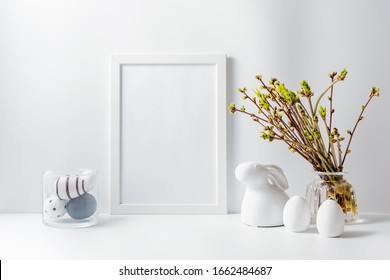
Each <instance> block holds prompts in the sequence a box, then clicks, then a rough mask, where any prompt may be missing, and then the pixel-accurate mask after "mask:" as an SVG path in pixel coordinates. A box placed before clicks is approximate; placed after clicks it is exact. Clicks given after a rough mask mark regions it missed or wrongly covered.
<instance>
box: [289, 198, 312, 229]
mask: <svg viewBox="0 0 390 280" xmlns="http://www.w3.org/2000/svg"><path fill="white" fill-rule="evenodd" d="M310 219H311V215H310V209H309V207H308V206H307V203H306V201H305V199H303V198H302V197H300V196H299V195H295V196H293V197H291V198H290V199H289V200H288V201H287V203H286V205H285V206H284V210H283V223H284V226H285V228H286V229H288V230H289V231H293V232H302V231H305V230H307V229H308V227H309V225H310Z"/></svg>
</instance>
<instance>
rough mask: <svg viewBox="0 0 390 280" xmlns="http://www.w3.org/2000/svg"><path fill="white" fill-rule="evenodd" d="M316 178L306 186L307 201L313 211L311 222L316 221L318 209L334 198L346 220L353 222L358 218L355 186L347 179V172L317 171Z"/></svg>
mask: <svg viewBox="0 0 390 280" xmlns="http://www.w3.org/2000/svg"><path fill="white" fill-rule="evenodd" d="M315 174H316V177H315V179H314V180H313V181H312V182H311V183H309V184H308V186H307V188H306V202H307V204H308V206H309V208H310V211H311V222H312V223H315V222H316V216H317V211H318V209H319V207H320V206H321V204H322V203H323V202H324V201H325V200H327V199H332V200H334V201H336V202H337V203H338V204H339V205H340V206H341V209H342V210H343V212H344V215H345V222H346V223H353V222H356V220H357V219H358V207H357V202H356V194H355V190H354V188H353V186H352V185H351V184H350V183H349V182H348V181H347V180H346V179H345V177H346V175H347V173H345V172H315Z"/></svg>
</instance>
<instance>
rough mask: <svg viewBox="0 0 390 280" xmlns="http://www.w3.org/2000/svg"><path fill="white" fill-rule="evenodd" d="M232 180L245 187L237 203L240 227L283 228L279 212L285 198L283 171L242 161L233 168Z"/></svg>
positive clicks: (281, 213)
mask: <svg viewBox="0 0 390 280" xmlns="http://www.w3.org/2000/svg"><path fill="white" fill-rule="evenodd" d="M235 173H236V178H237V180H238V181H240V182H241V183H243V184H244V185H245V186H246V190H245V194H244V198H243V200H242V204H241V218H242V221H243V223H244V224H246V225H248V226H257V227H275V226H282V225H283V209H284V206H285V205H286V202H287V200H288V199H289V196H288V195H287V194H286V192H285V190H286V189H288V182H287V178H286V176H285V175H284V174H283V170H282V169H281V168H280V167H279V166H276V165H262V164H260V163H255V162H244V163H241V164H240V165H239V166H237V168H236V172H235Z"/></svg>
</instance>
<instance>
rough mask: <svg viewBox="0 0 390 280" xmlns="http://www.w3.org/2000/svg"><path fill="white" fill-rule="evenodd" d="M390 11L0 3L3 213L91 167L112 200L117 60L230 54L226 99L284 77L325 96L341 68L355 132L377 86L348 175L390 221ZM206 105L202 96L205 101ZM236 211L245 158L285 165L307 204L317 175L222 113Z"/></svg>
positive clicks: (33, 204)
mask: <svg viewBox="0 0 390 280" xmlns="http://www.w3.org/2000/svg"><path fill="white" fill-rule="evenodd" d="M389 9H390V2H388V1H385V0H383V1H379V0H376V1H372V0H370V1H369V0H367V1H363V0H349V1H338V0H331V1H313V0H298V1H288V0H285V1H282V0H273V1H260V0H259V1H255V0H245V1H243V0H241V1H239V0H214V1H210V0H197V1H194V0H192V1H189V0H187V1H183V0H164V1H158V0H133V1H130V0H127V1H126V0H105V1H104V0H100V1H99V0H98V1H97V0H86V1H78V0H67V1H65V0H63V1H60V0H35V1H31V0H0V212H39V211H40V209H41V172H42V171H45V170H47V169H67V170H68V169H77V168H79V167H86V168H97V169H98V170H99V172H100V173H99V174H100V175H99V176H100V177H99V181H100V208H101V211H102V212H107V211H108V195H109V133H110V131H109V101H110V89H109V85H110V75H109V61H110V60H109V57H110V55H111V54H117V53H123V54H124V53H207V52H225V53H227V55H228V57H229V60H228V84H227V89H228V91H227V101H228V103H230V102H232V101H234V102H236V103H237V104H239V103H240V96H239V95H238V93H237V92H236V88H238V87H242V86H244V85H246V86H247V87H248V88H251V87H255V86H256V85H257V83H256V81H255V79H254V75H255V74H258V73H262V74H263V75H264V76H266V77H270V76H276V77H278V78H280V79H281V80H283V81H284V82H285V83H286V85H287V86H289V87H291V88H293V89H298V88H299V81H301V80H302V79H307V80H308V81H309V82H310V83H311V85H312V88H313V89H314V90H315V91H316V92H317V93H318V92H319V91H320V90H322V89H323V88H324V87H325V86H326V84H327V83H328V78H327V74H328V73H330V72H331V71H333V70H341V69H342V68H343V67H347V68H348V70H349V74H348V79H347V80H346V81H345V82H344V83H343V84H340V86H338V87H337V88H336V104H335V105H336V115H335V116H336V120H335V121H336V124H339V127H340V128H344V127H345V129H346V128H350V127H351V126H352V125H353V123H354V121H355V118H356V116H357V114H358V111H359V110H360V106H361V105H362V104H363V102H364V101H365V99H366V96H367V93H368V91H369V89H370V87H371V86H373V85H376V86H378V87H380V88H381V90H382V96H381V97H380V99H376V100H374V102H373V104H371V106H370V107H369V108H368V109H367V113H366V118H365V120H364V122H363V123H362V124H361V127H360V128H359V130H358V133H357V135H356V139H355V140H354V143H353V144H352V150H353V151H352V154H351V156H350V158H349V160H348V163H347V166H346V169H347V170H350V171H351V174H350V176H349V177H350V181H351V182H352V183H354V185H355V187H356V189H357V194H358V200H359V204H360V211H361V212H390V203H389V199H390V187H389V183H388V182H389V180H388V168H389V163H388V159H389V158H390V152H389V146H388V136H389V130H390V128H389V125H388V120H389V119H390V112H389V110H388V108H389V105H388V104H390V79H389V78H388V77H389V76H388V75H389V73H390V71H389V70H390V55H389V50H390V35H389V34H390V17H389V16H388V11H389ZM205 102H207V100H205ZM227 131H228V170H227V171H228V207H229V211H230V212H237V211H239V209H240V201H241V197H242V195H243V190H244V189H243V187H242V186H240V185H239V184H238V183H237V182H236V180H235V178H234V168H235V166H236V165H238V164H239V163H240V162H242V161H245V160H253V161H258V162H262V163H274V164H279V165H280V166H282V167H283V168H284V170H285V173H286V175H287V177H288V178H289V181H290V184H291V187H290V190H289V193H290V194H291V195H292V194H301V195H303V194H304V191H305V187H306V184H307V182H308V181H310V180H311V178H312V174H311V172H310V166H309V165H308V164H307V163H306V162H304V160H302V159H300V158H299V157H298V156H297V155H295V154H291V153H290V152H289V151H288V150H287V148H286V147H285V146H284V145H283V143H271V144H269V143H267V142H264V141H262V140H261V139H259V130H258V127H257V126H255V124H253V123H252V122H250V121H249V120H248V119H246V118H244V117H243V116H240V115H237V116H236V115H235V116H228V127H227Z"/></svg>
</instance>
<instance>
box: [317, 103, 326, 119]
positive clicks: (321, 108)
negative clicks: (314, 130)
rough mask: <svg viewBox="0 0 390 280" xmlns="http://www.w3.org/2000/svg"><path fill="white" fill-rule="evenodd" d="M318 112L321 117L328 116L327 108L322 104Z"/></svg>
mask: <svg viewBox="0 0 390 280" xmlns="http://www.w3.org/2000/svg"><path fill="white" fill-rule="evenodd" d="M318 113H319V114H320V116H321V118H323V119H325V117H326V108H325V107H322V106H320V108H319V109H318Z"/></svg>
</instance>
